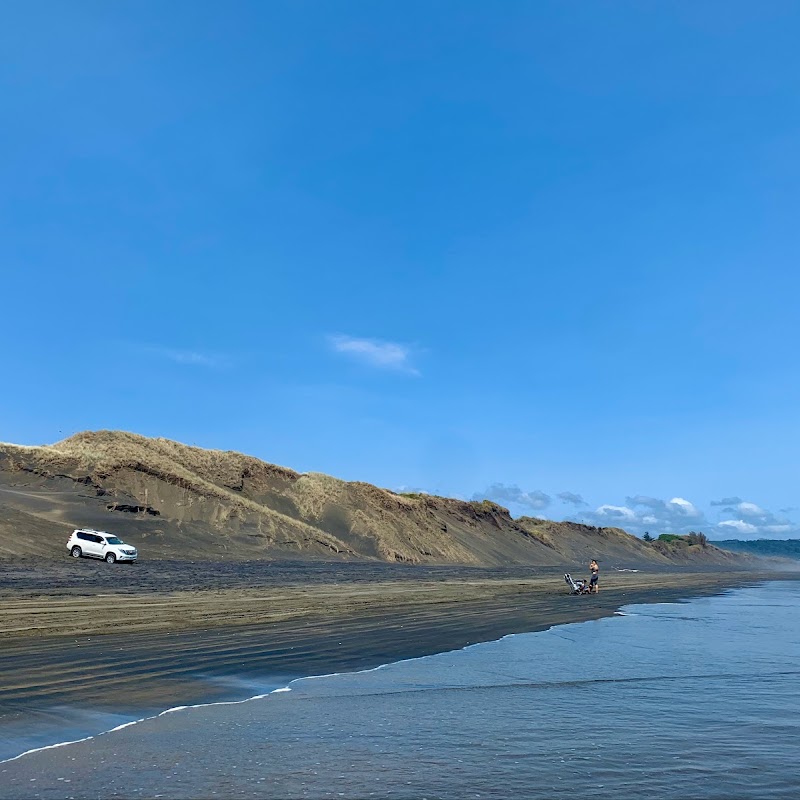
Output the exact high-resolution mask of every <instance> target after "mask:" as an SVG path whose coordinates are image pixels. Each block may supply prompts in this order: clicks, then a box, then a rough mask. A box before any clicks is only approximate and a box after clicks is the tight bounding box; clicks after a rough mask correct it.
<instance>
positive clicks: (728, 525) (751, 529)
mask: <svg viewBox="0 0 800 800" xmlns="http://www.w3.org/2000/svg"><path fill="white" fill-rule="evenodd" d="M717 527H718V528H723V529H730V530H734V531H736V532H737V533H747V534H751V533H756V532H757V531H758V528H757V527H756V526H755V525H751V524H750V523H749V522H745V521H744V520H743V519H726V520H723V521H722V522H720V523H719V524H718V525H717Z"/></svg>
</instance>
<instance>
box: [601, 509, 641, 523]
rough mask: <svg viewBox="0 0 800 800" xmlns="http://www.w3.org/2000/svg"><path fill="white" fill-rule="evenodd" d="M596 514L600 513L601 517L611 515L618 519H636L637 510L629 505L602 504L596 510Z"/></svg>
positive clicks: (610, 516)
mask: <svg viewBox="0 0 800 800" xmlns="http://www.w3.org/2000/svg"><path fill="white" fill-rule="evenodd" d="M595 514H599V515H600V516H601V517H609V518H611V519H616V520H631V521H633V520H635V519H636V512H635V511H634V510H633V509H632V508H628V507H627V506H610V505H602V506H600V507H599V508H598V509H597V511H595Z"/></svg>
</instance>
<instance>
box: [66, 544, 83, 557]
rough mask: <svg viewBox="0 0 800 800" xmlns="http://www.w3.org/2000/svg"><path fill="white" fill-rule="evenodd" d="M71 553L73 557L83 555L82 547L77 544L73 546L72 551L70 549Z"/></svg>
mask: <svg viewBox="0 0 800 800" xmlns="http://www.w3.org/2000/svg"><path fill="white" fill-rule="evenodd" d="M69 554H70V555H71V556H72V557H73V558H80V557H81V549H80V547H78V546H77V545H76V546H75V547H73V548H72V550H70V551H69Z"/></svg>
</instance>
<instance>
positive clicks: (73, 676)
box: [0, 561, 774, 757]
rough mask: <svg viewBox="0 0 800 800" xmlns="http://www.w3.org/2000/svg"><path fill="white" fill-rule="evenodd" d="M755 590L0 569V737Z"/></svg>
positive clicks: (460, 577)
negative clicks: (573, 588) (578, 588)
mask: <svg viewBox="0 0 800 800" xmlns="http://www.w3.org/2000/svg"><path fill="white" fill-rule="evenodd" d="M764 577H767V576H765V575H763V574H760V573H756V572H745V571H741V572H730V571H722V570H711V571H703V572H697V571H681V570H669V571H661V572H652V571H651V572H644V571H640V572H628V571H626V572H611V573H607V574H604V576H603V584H602V591H601V592H600V594H598V595H595V596H586V597H572V596H569V594H568V593H567V591H566V587H565V586H564V584H563V574H562V572H561V571H559V570H558V569H556V568H536V569H530V568H524V569H523V568H509V569H473V568H459V567H402V566H394V565H381V564H374V563H369V564H363V563H354V564H342V563H336V564H328V563H313V562H312V563H301V562H297V563H267V562H248V563H231V564H220V563H209V562H194V563H193V562H172V561H164V562H150V563H141V564H136V565H131V566H122V565H119V566H117V567H115V568H111V569H109V568H107V565H105V564H102V563H98V562H90V561H80V562H77V563H76V562H74V561H64V562H55V561H54V562H42V563H33V562H13V563H12V562H5V563H4V564H3V565H2V566H0V580H1V581H2V583H0V586H1V587H2V588H0V600H1V601H2V602H1V603H0V640H1V641H2V651H1V652H0V728H1V729H2V730H0V734H2V736H3V738H5V739H6V740H7V741H13V740H15V739H18V738H19V737H20V736H21V735H22V734H26V735H27V734H29V733H31V732H34V733H35V732H36V730H40V729H44V728H47V729H49V730H54V729H57V728H58V725H59V720H60V719H61V718H62V717H63V718H64V719H65V720H66V719H67V717H68V716H69V714H68V713H67V712H70V713H71V712H72V711H74V710H75V709H80V710H81V711H82V712H91V713H95V712H96V713H110V714H123V715H124V714H129V715H133V716H136V715H138V714H140V713H150V712H158V711H161V710H163V709H166V708H169V707H172V706H176V705H182V704H189V703H197V702H210V701H218V700H223V699H237V698H240V697H244V696H249V695H250V694H253V693H255V692H254V691H253V689H252V686H253V685H263V684H267V683H271V684H274V683H282V682H285V681H288V680H290V679H292V678H296V677H300V676H304V675H318V674H326V673H331V672H342V671H349V670H356V669H365V668H369V667H373V666H377V665H378V664H382V663H387V662H391V661H396V660H400V659H404V658H411V657H416V656H421V655H427V654H431V653H435V652H442V651H446V650H453V649H457V648H460V647H463V646H465V645H467V644H471V643H475V642H479V641H489V640H493V639H498V638H500V637H502V636H504V635H506V634H509V633H519V632H523V631H535V630H542V629H545V628H548V627H550V626H552V625H558V624H563V623H567V622H578V621H583V620H587V619H594V618H599V617H602V616H608V615H610V614H613V613H614V611H615V610H616V609H618V608H619V607H620V606H621V605H624V604H628V603H647V602H663V601H670V600H676V599H679V598H685V597H689V596H698V595H706V594H713V593H718V592H720V591H723V590H725V589H726V588H728V587H732V586H737V585H742V584H746V583H752V582H754V581H757V580H759V579H763V578H764ZM769 577H774V575H772V574H770V575H769ZM65 725H66V723H65ZM8 749H9V748H8V747H6V750H8ZM12 749H13V744H12ZM23 749H24V748H23ZM9 755H14V754H12V753H9V752H6V754H5V757H8V756H9Z"/></svg>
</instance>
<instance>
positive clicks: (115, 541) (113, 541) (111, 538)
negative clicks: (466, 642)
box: [106, 536, 125, 544]
mask: <svg viewBox="0 0 800 800" xmlns="http://www.w3.org/2000/svg"><path fill="white" fill-rule="evenodd" d="M106 541H107V542H108V543H109V544H125V542H123V541H122V539H118V538H117V537H116V536H109V537H108V539H106Z"/></svg>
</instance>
